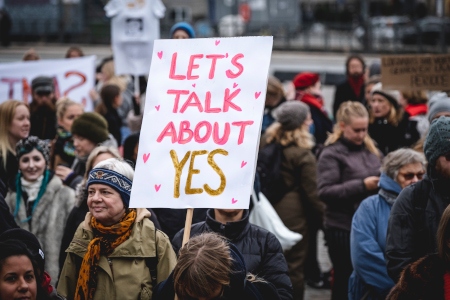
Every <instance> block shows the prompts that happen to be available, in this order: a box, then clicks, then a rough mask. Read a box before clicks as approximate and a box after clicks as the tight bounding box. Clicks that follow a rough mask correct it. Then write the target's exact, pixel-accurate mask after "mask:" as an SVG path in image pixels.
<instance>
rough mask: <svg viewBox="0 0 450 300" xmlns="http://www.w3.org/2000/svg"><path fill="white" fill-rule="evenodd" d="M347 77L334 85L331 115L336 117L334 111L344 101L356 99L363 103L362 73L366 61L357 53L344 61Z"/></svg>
mask: <svg viewBox="0 0 450 300" xmlns="http://www.w3.org/2000/svg"><path fill="white" fill-rule="evenodd" d="M345 67H346V75H347V79H346V80H345V81H344V82H342V83H340V84H338V85H337V86H336V91H335V93H334V101H333V115H334V117H335V118H336V113H337V111H338V109H339V107H340V106H341V104H342V103H343V102H345V101H357V102H359V103H361V104H363V105H366V103H365V100H364V99H365V95H364V89H365V83H364V76H365V75H364V73H365V70H366V63H365V62H364V59H363V58H362V57H361V56H359V55H355V54H353V55H350V56H349V57H348V58H347V61H346V62H345Z"/></svg>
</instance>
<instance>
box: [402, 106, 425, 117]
mask: <svg viewBox="0 0 450 300" xmlns="http://www.w3.org/2000/svg"><path fill="white" fill-rule="evenodd" d="M405 111H406V112H407V113H408V114H409V116H410V117H414V116H417V115H426V114H427V112H428V107H427V105H426V104H408V105H406V107H405Z"/></svg>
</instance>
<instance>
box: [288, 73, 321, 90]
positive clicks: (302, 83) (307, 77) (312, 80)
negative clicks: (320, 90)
mask: <svg viewBox="0 0 450 300" xmlns="http://www.w3.org/2000/svg"><path fill="white" fill-rule="evenodd" d="M317 81H319V75H318V74H316V73H306V72H305V73H300V74H297V76H295V77H294V80H293V83H294V86H295V88H296V89H306V88H307V87H310V86H313V85H315V84H316V82H317Z"/></svg>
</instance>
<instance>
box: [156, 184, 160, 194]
mask: <svg viewBox="0 0 450 300" xmlns="http://www.w3.org/2000/svg"><path fill="white" fill-rule="evenodd" d="M160 188H161V185H160V184H155V190H156V192H159V189H160Z"/></svg>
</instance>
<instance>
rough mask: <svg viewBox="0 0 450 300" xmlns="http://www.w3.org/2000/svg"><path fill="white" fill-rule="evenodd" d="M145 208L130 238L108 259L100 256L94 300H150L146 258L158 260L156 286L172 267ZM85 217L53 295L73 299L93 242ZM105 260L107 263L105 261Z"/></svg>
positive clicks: (164, 238) (170, 251)
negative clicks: (85, 259) (80, 271)
mask: <svg viewBox="0 0 450 300" xmlns="http://www.w3.org/2000/svg"><path fill="white" fill-rule="evenodd" d="M149 216H150V213H149V212H148V210H146V209H145V208H138V209H137V217H136V221H135V223H134V225H133V228H132V232H131V236H130V237H129V238H128V240H126V241H125V242H123V243H122V244H120V245H119V246H118V247H117V248H115V249H114V251H113V252H112V253H111V255H110V256H109V257H105V256H103V255H102V256H100V261H99V268H98V275H97V276H98V280H97V282H98V284H97V289H96V291H95V294H94V300H99V299H111V300H112V299H117V300H118V299H121V300H128V299H130V300H131V299H132V300H136V299H152V288H153V287H152V281H151V276H150V270H149V269H148V267H147V265H146V258H150V257H156V255H157V257H158V264H157V282H158V283H159V282H161V281H163V280H166V279H167V277H168V276H169V274H170V272H172V270H173V268H174V267H175V264H176V257H175V253H174V252H173V249H172V247H171V246H170V241H169V239H168V238H167V236H166V235H165V234H164V233H162V232H161V231H159V230H156V229H155V226H154V225H153V223H152V222H151V221H150V220H149V219H148V217H149ZM91 217H92V215H91V214H90V213H88V214H86V218H85V220H84V222H83V223H81V224H80V226H79V227H78V229H77V231H76V233H75V236H74V238H73V240H72V243H71V244H70V246H69V248H68V249H67V251H66V252H67V258H66V261H65V263H64V268H63V270H62V272H61V276H60V278H59V283H58V288H57V291H58V293H59V294H60V295H62V296H64V297H66V298H68V299H73V297H74V295H75V288H76V285H77V280H78V273H79V269H80V266H81V262H82V259H83V257H84V255H85V254H86V252H87V247H88V245H89V242H90V241H91V240H92V239H93V238H94V234H93V232H92V228H91V227H90V225H89V221H90V219H91ZM108 260H109V261H108Z"/></svg>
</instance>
